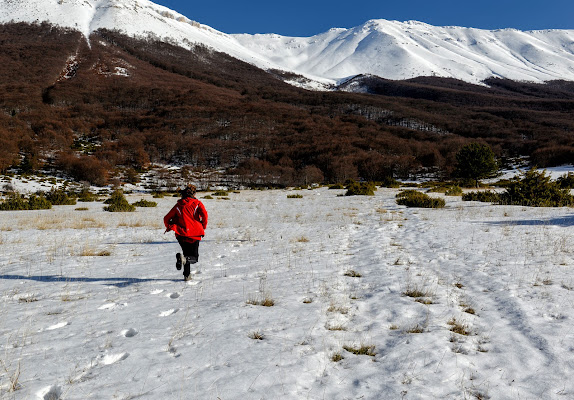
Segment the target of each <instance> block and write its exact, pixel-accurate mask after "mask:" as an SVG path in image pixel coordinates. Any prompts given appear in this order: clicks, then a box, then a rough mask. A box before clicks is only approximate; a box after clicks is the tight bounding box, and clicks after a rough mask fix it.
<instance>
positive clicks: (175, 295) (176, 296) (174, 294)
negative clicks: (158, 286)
mask: <svg viewBox="0 0 574 400" xmlns="http://www.w3.org/2000/svg"><path fill="white" fill-rule="evenodd" d="M180 296H181V294H179V293H177V292H175V293H170V294H168V295H167V297H169V298H170V299H178V298H179V297H180Z"/></svg>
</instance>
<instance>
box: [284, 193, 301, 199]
mask: <svg viewBox="0 0 574 400" xmlns="http://www.w3.org/2000/svg"><path fill="white" fill-rule="evenodd" d="M287 198H288V199H302V198H303V196H301V195H300V194H288V195H287Z"/></svg>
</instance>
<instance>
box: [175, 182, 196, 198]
mask: <svg viewBox="0 0 574 400" xmlns="http://www.w3.org/2000/svg"><path fill="white" fill-rule="evenodd" d="M195 192H197V188H196V187H195V185H191V184H189V185H187V186H186V187H184V188H183V189H181V190H180V191H179V193H180V194H181V198H182V199H185V198H186V197H194V196H195Z"/></svg>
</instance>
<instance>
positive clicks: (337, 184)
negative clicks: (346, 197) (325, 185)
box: [329, 183, 345, 189]
mask: <svg viewBox="0 0 574 400" xmlns="http://www.w3.org/2000/svg"><path fill="white" fill-rule="evenodd" d="M329 189H345V185H343V184H342V183H335V184H333V185H330V186H329Z"/></svg>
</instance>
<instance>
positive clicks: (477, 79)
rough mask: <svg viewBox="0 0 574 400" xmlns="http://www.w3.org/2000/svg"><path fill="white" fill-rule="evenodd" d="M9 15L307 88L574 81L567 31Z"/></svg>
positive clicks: (120, 7)
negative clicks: (246, 66) (167, 45)
mask: <svg viewBox="0 0 574 400" xmlns="http://www.w3.org/2000/svg"><path fill="white" fill-rule="evenodd" d="M10 21H15V22H18V21H22V22H42V21H47V22H49V23H52V24H56V25H59V26H63V27H68V28H72V29H77V30H79V31H80V32H82V34H83V35H84V36H85V37H86V38H89V35H90V34H91V33H92V32H94V31H96V30H98V29H100V28H104V29H117V30H120V31H122V32H124V33H126V34H128V35H130V36H146V35H147V36H149V35H153V36H156V37H158V38H160V39H162V40H166V41H170V42H173V43H175V44H178V45H180V46H182V47H184V48H188V49H189V48H190V47H191V46H192V45H193V44H194V43H200V44H203V45H206V46H209V47H211V48H213V49H215V50H216V51H220V52H224V53H226V54H229V55H231V56H233V57H235V58H238V59H239V60H242V61H245V62H249V63H251V64H253V65H255V66H257V67H259V68H262V69H264V70H284V71H286V72H289V73H295V74H299V75H303V76H305V77H307V78H309V79H311V80H313V81H316V82H319V83H320V84H317V85H309V84H307V86H308V87H310V88H322V89H324V88H325V86H324V85H336V84H338V83H339V82H341V81H343V80H346V79H348V78H350V77H353V76H355V75H360V74H372V75H376V76H379V77H382V78H386V79H393V80H402V79H410V78H414V77H418V76H438V77H451V78H455V79H460V80H463V81H466V82H471V83H481V82H483V81H484V80H485V79H488V78H491V77H500V78H506V79H511V80H516V81H531V82H546V81H551V80H556V79H562V80H571V81H574V67H573V65H574V30H559V29H548V30H533V31H520V30H517V29H512V28H508V29H498V30H481V29H476V28H465V27H457V26H445V27H435V26H432V25H429V24H426V23H423V22H419V21H406V22H399V21H388V20H383V19H372V20H369V21H367V22H365V23H364V24H362V25H359V26H356V27H353V28H332V29H330V30H328V31H326V32H323V33H320V34H318V35H314V36H311V37H288V36H281V35H277V34H257V35H250V34H234V35H229V34H226V33H223V32H219V31H217V30H215V29H213V28H211V27H209V26H207V25H203V24H201V23H199V22H196V21H193V20H191V19H189V18H187V17H186V16H184V15H182V14H180V13H178V12H176V11H173V10H170V9H169V8H167V7H164V6H161V5H158V4H155V3H153V2H151V1H149V0H137V1H136V0H81V1H80V0H42V1H39V0H28V1H26V2H24V3H23V2H16V1H14V0H4V1H3V3H2V4H0V22H4V23H6V22H10Z"/></svg>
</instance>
